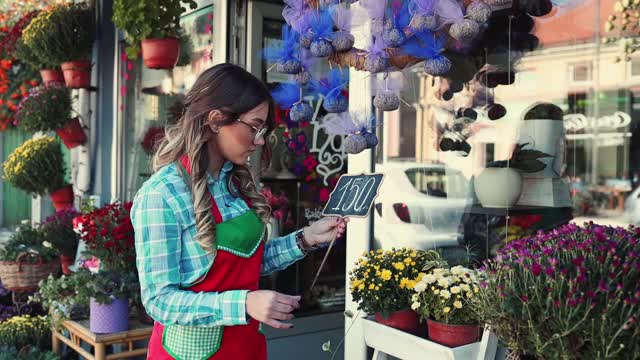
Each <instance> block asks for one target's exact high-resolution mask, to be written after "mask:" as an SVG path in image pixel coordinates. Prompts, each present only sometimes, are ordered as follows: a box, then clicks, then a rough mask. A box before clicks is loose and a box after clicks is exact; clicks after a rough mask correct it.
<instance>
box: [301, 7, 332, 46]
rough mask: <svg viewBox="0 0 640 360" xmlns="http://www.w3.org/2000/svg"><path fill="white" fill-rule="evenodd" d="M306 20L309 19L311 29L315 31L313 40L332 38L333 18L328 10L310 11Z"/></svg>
mask: <svg viewBox="0 0 640 360" xmlns="http://www.w3.org/2000/svg"><path fill="white" fill-rule="evenodd" d="M305 21H308V23H309V26H310V30H311V31H312V32H313V35H314V36H313V40H314V41H315V40H319V39H325V40H328V39H330V38H331V34H332V33H333V19H332V18H331V13H330V12H329V11H327V10H321V11H319V12H318V11H310V12H309V13H308V14H307V15H305Z"/></svg>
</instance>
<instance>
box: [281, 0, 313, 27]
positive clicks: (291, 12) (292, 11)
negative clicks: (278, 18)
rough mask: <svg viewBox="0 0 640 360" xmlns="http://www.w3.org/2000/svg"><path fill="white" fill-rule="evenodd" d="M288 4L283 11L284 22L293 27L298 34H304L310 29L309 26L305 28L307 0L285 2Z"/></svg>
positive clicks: (287, 0)
mask: <svg viewBox="0 0 640 360" xmlns="http://www.w3.org/2000/svg"><path fill="white" fill-rule="evenodd" d="M284 3H285V4H286V6H285V8H284V10H282V17H284V20H285V21H286V22H287V23H288V24H289V25H291V27H293V29H294V30H295V31H297V32H298V33H302V32H304V31H306V30H307V29H308V26H307V27H306V28H304V24H303V22H304V16H305V12H306V11H307V8H306V1H305V0H284Z"/></svg>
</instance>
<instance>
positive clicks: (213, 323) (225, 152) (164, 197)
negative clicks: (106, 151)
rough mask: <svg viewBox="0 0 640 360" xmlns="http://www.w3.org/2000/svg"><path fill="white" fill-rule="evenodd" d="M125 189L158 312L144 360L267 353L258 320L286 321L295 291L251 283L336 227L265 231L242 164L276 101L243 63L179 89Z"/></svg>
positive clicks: (263, 210)
mask: <svg viewBox="0 0 640 360" xmlns="http://www.w3.org/2000/svg"><path fill="white" fill-rule="evenodd" d="M184 105H185V108H184V114H183V116H182V117H181V118H180V120H179V121H178V123H177V124H176V125H175V126H173V127H171V128H169V129H168V130H167V132H166V137H165V139H164V140H163V142H162V143H161V145H160V147H159V149H158V151H157V152H156V155H155V157H154V159H153V167H154V171H155V173H154V174H153V175H152V176H151V178H150V179H149V180H147V181H146V182H145V184H144V185H143V186H142V188H141V189H140V191H139V192H138V194H137V195H136V198H135V200H134V204H133V208H132V210H131V218H132V222H133V224H134V228H135V234H136V253H137V266H138V273H139V277H140V285H141V292H142V301H143V304H144V306H145V309H146V310H147V312H148V313H149V315H151V317H153V318H154V319H155V321H156V322H155V325H154V328H153V334H152V335H151V339H150V341H149V352H148V358H149V359H154V360H157V359H172V358H175V359H234V360H235V359H240V360H243V359H246V360H249V359H252V360H254V359H266V357H267V355H266V354H267V350H266V341H265V338H264V336H263V335H262V334H261V333H260V329H259V327H260V323H265V324H267V325H270V326H272V327H275V328H279V329H287V328H290V327H292V324H290V323H288V322H287V321H289V320H291V319H292V318H293V315H291V312H292V311H294V310H295V309H297V308H298V307H299V301H300V296H289V295H285V294H279V293H276V292H274V291H267V290H258V280H259V277H260V275H265V274H269V273H271V272H274V271H278V270H281V269H284V268H286V267H287V266H289V265H291V264H292V263H294V262H295V261H297V260H300V259H301V258H302V257H304V254H305V253H306V252H307V251H308V250H311V249H313V248H315V247H316V246H317V245H320V244H322V243H327V242H330V241H331V240H333V239H334V238H335V237H336V236H338V237H339V236H341V235H342V234H343V233H344V231H345V226H346V222H347V221H346V219H345V220H344V221H343V220H340V219H336V218H323V219H321V220H319V221H317V222H315V223H313V224H312V225H311V226H308V227H306V228H304V229H302V230H299V231H296V232H294V233H292V234H290V235H288V236H283V237H280V238H275V239H271V240H269V241H266V242H265V240H266V237H265V224H266V223H268V222H269V221H270V217H271V209H270V208H269V205H267V203H266V201H265V199H264V197H263V196H262V195H261V194H260V193H259V192H258V190H257V189H256V185H255V183H254V180H253V178H252V175H251V173H250V171H249V168H248V166H247V163H248V158H249V156H250V155H251V153H253V152H254V151H255V150H256V148H257V147H258V146H260V145H263V144H264V143H265V140H264V138H265V134H266V133H267V132H268V131H269V130H271V129H272V128H273V125H274V124H273V117H272V112H273V100H272V99H271V96H270V94H269V91H268V90H267V88H266V87H265V86H264V84H263V83H262V82H260V81H259V80H258V79H256V78H255V77H254V76H252V75H251V74H249V73H248V72H246V71H245V70H244V69H242V68H240V67H238V66H235V65H231V64H221V65H217V66H215V67H213V68H210V69H208V70H206V71H205V72H204V73H203V74H202V75H200V77H199V78H198V79H197V81H196V82H195V84H194V85H193V87H192V89H191V91H189V93H188V94H187V96H186V97H185V100H184Z"/></svg>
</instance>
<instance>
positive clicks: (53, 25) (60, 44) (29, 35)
mask: <svg viewBox="0 0 640 360" xmlns="http://www.w3.org/2000/svg"><path fill="white" fill-rule="evenodd" d="M23 37H24V42H25V45H27V46H28V47H29V48H30V49H31V51H32V52H33V53H34V54H35V56H37V57H38V58H39V59H40V61H41V62H42V63H47V64H60V66H61V68H62V71H63V72H64V79H65V83H66V84H67V86H68V87H71V88H74V89H76V88H88V87H89V86H90V85H91V54H92V51H93V43H94V41H95V39H96V23H95V11H94V9H93V7H91V6H90V5H88V4H86V3H75V4H59V5H54V6H53V7H52V8H51V9H49V10H46V11H42V12H41V13H40V14H38V16H36V17H35V18H34V19H33V20H32V21H31V23H30V24H29V25H28V26H27V27H26V28H25V30H24V32H23Z"/></svg>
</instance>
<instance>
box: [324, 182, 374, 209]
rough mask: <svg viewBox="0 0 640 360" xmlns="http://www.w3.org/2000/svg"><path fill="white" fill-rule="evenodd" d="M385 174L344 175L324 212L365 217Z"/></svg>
mask: <svg viewBox="0 0 640 360" xmlns="http://www.w3.org/2000/svg"><path fill="white" fill-rule="evenodd" d="M383 178H384V174H360V175H342V176H340V179H339V180H338V184H337V185H336V188H335V189H334V190H333V191H332V192H331V196H330V197H329V201H328V202H327V205H325V207H324V210H323V211H322V214H323V215H325V216H327V215H338V216H355V217H365V216H367V215H368V214H369V210H370V209H371V205H372V204H373V200H374V199H375V198H376V197H377V196H378V190H379V189H380V184H382V179H383Z"/></svg>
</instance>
